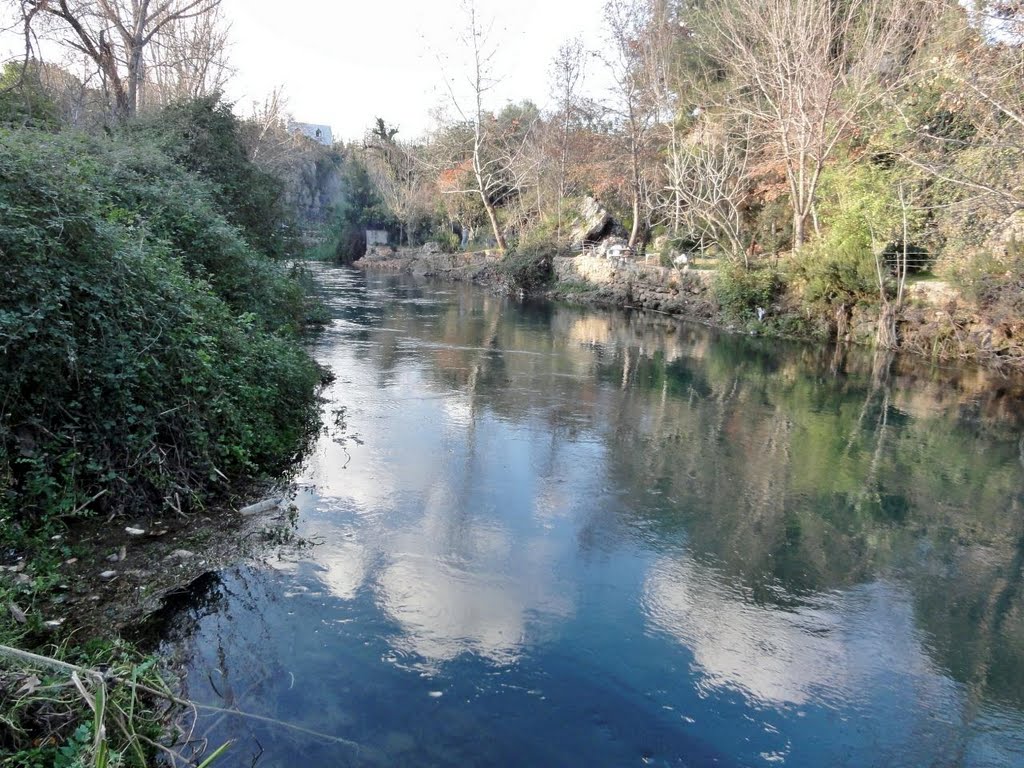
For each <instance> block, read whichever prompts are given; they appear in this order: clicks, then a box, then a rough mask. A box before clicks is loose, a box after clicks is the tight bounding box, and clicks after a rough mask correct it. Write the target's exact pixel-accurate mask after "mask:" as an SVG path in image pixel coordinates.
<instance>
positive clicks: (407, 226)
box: [363, 117, 428, 245]
mask: <svg viewBox="0 0 1024 768" xmlns="http://www.w3.org/2000/svg"><path fill="white" fill-rule="evenodd" d="M397 135H398V129H397V128H389V127H388V125H387V123H386V122H385V121H384V119H383V118H379V117H378V118H377V123H376V125H375V126H374V128H373V130H371V131H370V133H369V135H368V136H367V138H366V140H365V141H364V142H363V147H364V149H366V151H367V163H366V165H367V170H368V171H369V174H370V177H371V178H372V179H373V182H374V185H375V186H376V187H377V191H378V192H379V193H380V195H381V198H382V199H383V200H384V204H385V205H386V206H387V207H388V210H389V211H391V213H392V214H394V216H395V218H396V219H397V220H398V224H399V227H400V228H401V229H400V231H399V234H398V240H399V245H401V242H402V240H403V238H404V239H406V240H407V241H408V239H409V237H410V236H411V231H412V226H413V223H414V219H415V218H416V216H417V215H418V214H419V213H420V212H421V211H423V209H424V208H425V207H426V204H427V203H426V197H427V193H428V190H427V186H428V185H427V183H426V179H425V178H424V170H425V164H424V162H423V161H422V160H421V159H420V158H419V157H417V154H416V150H415V148H414V147H413V146H412V145H409V144H406V143H405V142H402V141H399V140H398V139H397V138H396V136H397Z"/></svg>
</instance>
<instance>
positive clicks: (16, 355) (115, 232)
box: [0, 129, 319, 533]
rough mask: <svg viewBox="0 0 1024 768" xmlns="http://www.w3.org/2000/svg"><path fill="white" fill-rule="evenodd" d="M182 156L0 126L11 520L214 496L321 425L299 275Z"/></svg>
mask: <svg viewBox="0 0 1024 768" xmlns="http://www.w3.org/2000/svg"><path fill="white" fill-rule="evenodd" d="M176 168H177V166H175V165H174V164H173V163H172V162H171V161H170V160H168V159H167V158H166V157H163V156H162V155H161V154H160V153H159V152H157V151H155V150H154V149H153V148H152V147H151V146H148V145H141V146H140V145H139V144H138V142H132V143H128V142H125V141H124V139H123V138H118V137H114V138H108V139H87V138H83V137H79V136H73V135H60V136H53V135H49V134H41V133H38V132H33V131H25V130H22V131H8V130H2V129H0V254H2V260H3V264H4V270H5V274H4V281H5V288H4V290H3V291H2V292H0V353H2V357H3V360H4V365H3V368H2V369H0V496H2V498H3V499H4V502H3V503H2V504H0V506H3V507H6V511H5V515H6V518H7V519H5V520H3V521H0V528H3V529H4V531H5V533H11V532H12V530H13V529H14V528H15V527H17V526H26V527H29V526H35V525H38V524H39V521H40V520H42V519H44V518H46V517H47V516H68V515H73V514H87V513H88V512H90V511H100V510H102V511H104V512H113V513H116V512H122V511H131V512H143V511H148V510H153V511H157V512H159V511H160V510H161V509H162V508H163V507H164V506H165V505H171V506H181V507H187V506H188V505H190V504H195V503H199V504H201V503H203V502H204V501H205V500H207V499H209V498H210V497H211V495H213V494H216V493H218V492H222V491H224V490H226V484H225V482H224V478H225V477H230V478H232V479H233V480H244V479H246V478H255V477H257V476H262V475H264V474H271V473H276V472H278V471H280V470H281V469H283V468H284V467H285V466H286V465H287V464H288V462H289V461H290V460H291V459H292V457H293V456H294V454H295V452H296V450H297V449H298V448H299V447H300V446H301V444H302V442H303V441H304V440H305V439H306V438H307V437H308V435H309V434H310V430H311V429H312V428H313V427H314V425H315V424H316V409H315V407H314V401H313V393H314V390H315V387H316V385H317V382H318V379H319V373H318V370H317V368H316V366H315V364H314V363H312V361H311V360H310V359H309V358H308V356H307V355H306V354H305V353H304V352H303V351H302V349H301V347H300V346H299V345H298V344H297V341H296V339H295V336H294V331H295V325H296V320H297V319H298V318H300V317H301V316H302V301H301V292H300V289H299V287H298V286H297V284H295V282H294V281H292V280H289V279H288V277H287V276H286V275H285V274H284V273H283V272H282V271H281V269H282V268H281V267H278V266H275V265H273V264H272V263H270V262H269V261H267V260H266V259H265V258H264V257H261V256H260V255H259V254H257V253H255V252H252V251H250V250H248V249H247V248H246V245H245V241H244V239H242V237H241V236H240V235H239V234H238V233H237V231H236V230H235V229H234V228H233V227H232V226H231V225H230V224H229V223H228V222H227V221H226V220H225V219H224V218H223V217H221V216H220V215H219V214H217V213H216V212H215V210H214V206H213V205H212V201H211V194H212V193H211V190H210V188H209V185H206V184H204V183H202V182H199V181H197V180H195V179H193V178H192V177H191V176H189V174H187V173H185V172H184V171H182V170H181V169H180V168H179V169H177V171H175V169H176ZM90 500H92V503H90Z"/></svg>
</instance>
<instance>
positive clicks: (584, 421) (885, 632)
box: [162, 266, 1024, 768]
mask: <svg viewBox="0 0 1024 768" xmlns="http://www.w3.org/2000/svg"><path fill="white" fill-rule="evenodd" d="M313 269H314V271H315V273H316V279H317V280H318V282H319V284H320V285H321V286H322V291H323V295H324V298H325V300H326V301H327V303H328V305H329V307H330V309H331V313H332V316H333V318H334V320H333V322H332V324H331V325H330V326H329V327H328V329H327V330H326V331H325V332H324V333H323V334H322V335H321V336H320V337H319V338H318V340H317V342H316V344H315V354H316V356H317V358H318V359H319V360H320V361H321V362H322V363H324V364H326V365H329V366H330V367H331V368H332V369H333V370H334V372H335V374H336V376H337V379H336V381H335V382H334V383H333V385H332V386H331V387H330V389H329V391H328V392H327V393H326V397H327V399H328V401H329V402H328V403H327V404H326V405H325V414H326V420H327V422H328V423H329V424H330V425H331V426H330V429H329V431H328V433H327V434H325V435H324V436H323V438H322V439H321V440H320V441H319V443H318V444H317V446H316V448H315V450H313V452H312V454H311V455H310V457H309V458H308V460H307V461H306V462H305V464H304V465H303V467H302V469H301V471H300V472H299V475H298V477H297V478H296V481H297V484H298V488H299V492H298V495H297V496H296V498H295V500H294V503H295V506H296V507H297V509H298V515H297V519H296V521H295V534H296V536H298V537H299V540H300V543H301V541H309V542H314V545H313V546H293V547H288V548H285V549H284V550H282V552H283V554H281V555H279V556H275V557H271V558H268V559H267V560H266V561H265V562H264V561H260V562H249V563H243V564H240V565H238V566H237V567H235V568H232V569H229V570H227V571H224V572H221V573H218V574H214V575H212V576H210V577H209V578H207V579H205V580H204V581H203V583H202V584H200V585H197V588H196V589H195V591H194V594H193V595H192V596H191V598H190V599H189V600H186V601H182V602H181V603H180V604H179V605H177V606H175V607H174V608H173V609H172V610H171V611H170V612H169V615H168V616H167V617H166V624H165V626H164V629H163V632H164V639H163V641H162V649H163V652H164V653H165V654H166V655H167V656H168V657H173V658H176V659H178V660H179V661H180V662H181V663H182V664H183V665H184V666H185V668H186V669H187V672H188V674H187V678H186V693H187V694H188V695H189V696H190V697H192V698H194V699H195V700H196V701H199V702H202V703H206V704H211V705H216V706H221V707H225V706H226V707H237V708H238V709H241V710H244V711H245V712H248V713H252V714H256V715H259V716H261V717H265V718H268V719H269V720H254V719H251V718H250V719H244V718H239V717H235V716H223V715H219V714H217V713H214V712H205V713H203V714H202V716H201V717H200V718H199V722H198V723H197V724H196V728H195V736H196V737H197V738H198V737H203V738H207V739H208V740H209V743H210V744H211V745H212V746H217V745H218V744H220V743H222V742H224V741H226V740H229V739H230V740H234V744H233V745H232V747H231V749H230V750H229V752H228V753H227V755H226V756H225V757H224V758H222V759H221V760H219V761H218V762H217V763H216V765H217V766H230V767H233V766H247V767H248V766H251V765H254V764H255V765H266V766H295V767H296V768H298V767H299V766H301V767H303V768H305V767H306V766H334V765H353V766H362V765H368V766H369V765H372V766H376V765H387V766H470V765H472V766H477V765H479V766H574V765H580V766H584V765H585V766H630V765H635V766H643V765H653V766H705V765H716V766H774V765H786V766H809V767H810V766H887V767H893V766H1020V765H1024V589H1022V586H1024V572H1022V567H1024V495H1022V493H1024V441H1022V438H1021V435H1022V424H1024V402H1022V401H1021V399H1020V397H1019V390H1014V389H1013V388H1012V387H1010V386H1009V385H1008V384H1000V383H998V382H997V383H996V384H993V382H992V380H991V379H989V378H987V377H986V375H985V374H983V373H980V372H972V371H941V370H936V369H934V368H932V367H930V366H925V365H921V364H917V363H913V362H911V361H905V360H897V361H895V363H892V364H891V365H890V364H889V361H888V360H879V359H878V358H877V357H872V356H870V355H868V354H867V353H864V352H856V351H846V352H843V351H836V352H833V351H832V350H826V349H820V348H816V347H811V346H807V345H801V344H788V343H784V342H779V341H769V340H764V339H759V338H750V337H744V336H735V335H728V334H724V333H718V332H715V331H712V330H710V329H707V328H703V327H700V326H695V325H690V324H685V323H680V322H677V321H674V320H671V319H669V318H663V317H658V316H651V315H646V316H644V315H639V314H625V313H616V312H604V311H595V310H584V309H578V308H572V307H565V306H558V305H551V304H546V303H543V304H542V303H536V304H531V303H527V304H522V303H517V302H514V301H511V300H508V299H503V298H500V297H496V296H494V295H492V294H489V293H487V292H485V291H484V290H482V289H479V288H475V287H471V286H466V285H436V284H429V283H423V282H419V283H417V282H412V281H411V280H408V279H402V278H397V277H379V276H372V275H371V276H369V277H367V276H365V275H363V274H361V273H359V272H356V271H352V270H348V269H344V268H335V267H327V266H322V267H321V266H314V268H313ZM270 720H278V721H282V722H286V723H288V724H290V725H291V726H295V727H284V726H281V725H278V724H275V723H273V722H270ZM297 728H301V729H304V730H297ZM328 737H329V738H328Z"/></svg>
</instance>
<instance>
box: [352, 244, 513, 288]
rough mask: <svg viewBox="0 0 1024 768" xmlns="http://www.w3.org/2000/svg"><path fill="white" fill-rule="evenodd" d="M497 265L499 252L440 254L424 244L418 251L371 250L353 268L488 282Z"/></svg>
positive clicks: (379, 247)
mask: <svg viewBox="0 0 1024 768" xmlns="http://www.w3.org/2000/svg"><path fill="white" fill-rule="evenodd" d="M499 261H501V253H500V252H499V251H476V252H474V253H442V252H441V251H440V249H438V248H437V247H436V246H433V245H432V244H428V245H426V246H424V247H422V248H399V249H395V248H391V247H389V246H374V247H372V248H370V249H369V250H368V251H367V252H366V255H365V256H363V258H361V259H360V260H359V261H357V262H356V263H355V265H354V266H356V267H358V268H360V269H366V270H371V271H374V272H394V273H396V274H408V275H417V276H419V277H436V278H441V279H444V280H466V281H472V282H488V281H489V278H490V277H491V276H493V268H494V266H495V265H496V264H497V263H498V262H499Z"/></svg>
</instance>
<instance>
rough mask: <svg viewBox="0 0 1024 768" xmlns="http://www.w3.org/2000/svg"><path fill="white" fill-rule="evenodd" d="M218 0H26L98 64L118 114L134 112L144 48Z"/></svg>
mask: <svg viewBox="0 0 1024 768" xmlns="http://www.w3.org/2000/svg"><path fill="white" fill-rule="evenodd" d="M220 3H221V0H25V2H24V7H25V9H26V11H27V12H28V13H34V14H38V15H41V16H45V17H48V18H49V19H51V20H52V21H53V22H55V23H56V25H57V27H58V29H59V30H60V31H61V32H62V33H64V34H66V35H67V37H66V38H65V42H66V43H67V44H68V45H69V46H71V47H72V48H74V49H75V50H77V51H80V52H81V53H83V54H85V55H86V56H88V57H89V59H91V60H92V61H93V63H94V64H95V65H96V66H97V67H98V68H99V70H100V72H101V73H102V75H103V79H104V82H105V85H106V87H107V89H109V92H110V94H111V96H112V98H113V110H114V114H115V115H116V116H117V117H118V118H119V119H126V118H129V117H132V116H134V115H135V112H136V110H137V109H138V106H139V100H140V92H141V86H142V84H143V80H144V77H145V66H146V58H145V54H146V50H147V48H148V47H149V46H150V45H151V44H152V43H153V41H154V39H156V38H157V36H158V35H160V34H162V33H164V32H165V31H166V30H168V28H169V27H170V26H171V25H174V24H180V23H182V22H185V21H188V20H191V19H197V18H200V17H203V16H205V15H207V14H211V13H213V12H214V11H215V10H216V9H217V7H218V6H219V5H220Z"/></svg>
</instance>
